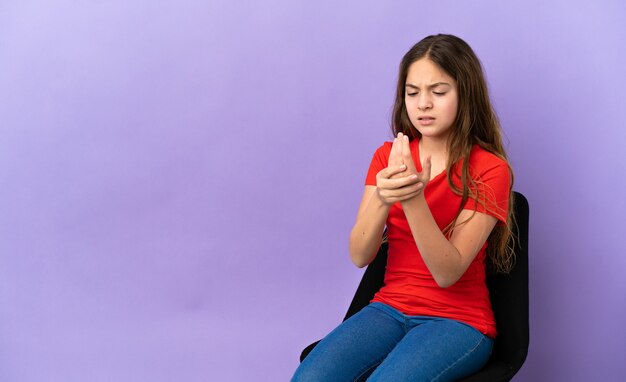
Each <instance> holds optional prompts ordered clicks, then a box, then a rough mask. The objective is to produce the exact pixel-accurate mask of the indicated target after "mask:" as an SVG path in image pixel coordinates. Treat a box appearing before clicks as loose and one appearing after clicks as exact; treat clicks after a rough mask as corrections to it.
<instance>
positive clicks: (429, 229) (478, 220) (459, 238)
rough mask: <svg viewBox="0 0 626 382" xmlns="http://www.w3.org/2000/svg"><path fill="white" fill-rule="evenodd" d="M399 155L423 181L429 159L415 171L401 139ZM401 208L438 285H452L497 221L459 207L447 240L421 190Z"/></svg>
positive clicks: (404, 142) (407, 149) (407, 144)
mask: <svg viewBox="0 0 626 382" xmlns="http://www.w3.org/2000/svg"><path fill="white" fill-rule="evenodd" d="M402 158H403V162H404V163H405V164H407V166H408V169H407V172H409V173H414V174H417V175H418V176H419V177H420V179H421V181H422V182H423V183H424V184H426V182H427V181H428V180H429V178H430V160H429V159H427V160H426V161H425V162H426V163H425V166H424V168H423V169H422V170H423V171H422V173H418V172H417V170H416V169H415V166H414V163H413V158H412V157H411V153H410V149H409V143H408V139H405V140H403V149H402ZM402 208H403V210H404V214H405V216H406V218H407V221H408V223H409V227H410V229H411V234H412V235H413V239H414V240H415V243H416V244H417V248H418V250H419V252H420V254H421V256H422V259H423V260H424V263H425V264H426V267H427V268H428V270H429V271H430V273H431V274H432V276H433V278H434V279H435V282H437V285H439V286H440V287H442V288H447V287H449V286H451V285H453V284H454V283H456V282H457V281H458V280H459V279H460V278H461V276H463V274H464V273H465V271H466V270H467V268H468V267H469V265H470V264H471V263H472V261H473V260H474V258H475V257H476V255H477V254H478V252H479V251H480V249H481V248H482V246H483V244H484V243H485V241H486V240H487V238H488V237H489V235H490V234H491V231H492V230H493V227H494V226H495V225H496V222H497V219H496V218H494V217H492V216H490V215H487V214H485V213H480V212H475V211H472V210H463V211H461V213H460V215H459V217H458V219H457V222H458V224H457V226H456V227H455V228H454V230H453V233H452V237H451V238H450V240H448V239H447V238H446V237H445V236H444V234H443V233H442V232H441V230H440V229H439V226H437V223H436V222H435V219H434V218H433V215H432V213H431V211H430V208H429V207H428V204H427V203H426V199H425V198H424V193H420V194H418V195H416V196H414V197H412V198H410V199H406V200H404V201H402Z"/></svg>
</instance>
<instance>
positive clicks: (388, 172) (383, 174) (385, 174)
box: [376, 164, 406, 179]
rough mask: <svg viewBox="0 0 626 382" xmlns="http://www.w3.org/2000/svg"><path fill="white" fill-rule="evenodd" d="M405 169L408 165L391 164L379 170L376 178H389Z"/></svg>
mask: <svg viewBox="0 0 626 382" xmlns="http://www.w3.org/2000/svg"><path fill="white" fill-rule="evenodd" d="M405 170H406V166H405V165H403V164H402V165H399V166H389V167H386V168H383V169H382V170H380V171H378V173H377V174H376V179H389V178H390V177H392V176H393V175H396V174H399V173H401V172H403V171H405Z"/></svg>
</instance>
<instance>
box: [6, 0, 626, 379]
mask: <svg viewBox="0 0 626 382" xmlns="http://www.w3.org/2000/svg"><path fill="white" fill-rule="evenodd" d="M52 3H53V2H47V1H37V0H30V1H19V2H18V1H14V2H9V1H4V2H2V3H0V132H1V134H0V264H1V265H0V380H2V381H14V382H21V381H63V382H73V381H76V382H78V381H93V382H97V381H107V382H109V381H124V382H125V381H207V380H212V381H218V380H219V381H250V380H255V381H284V380H287V379H288V378H289V377H290V375H291V373H292V372H293V370H294V369H295V368H296V366H297V359H298V355H299V352H300V350H301V349H302V348H303V347H304V346H305V345H306V344H308V343H310V342H312V341H314V340H316V339H318V338H320V337H321V336H323V335H324V334H325V333H327V332H328V331H329V330H330V329H332V328H333V327H334V326H335V325H336V324H337V323H338V322H339V320H340V319H341V317H343V314H344V312H345V310H346V308H347V306H348V304H349V301H350V299H351V296H352V294H353V292H354V289H355V288H356V285H357V283H358V280H359V278H360V276H361V272H362V271H361V270H359V269H357V268H355V267H354V266H353V265H352V264H351V263H350V261H349V259H348V255H347V236H348V232H349V230H350V228H351V225H352V223H353V219H354V216H355V213H356V209H357V205H358V202H359V199H360V194H361V191H362V185H363V180H364V176H365V172H366V168H367V165H368V163H369V160H370V158H371V154H372V153H373V151H374V149H375V148H376V147H378V146H379V145H380V144H381V143H382V141H384V140H387V139H389V137H390V133H389V132H388V125H389V123H388V119H389V113H390V108H391V102H392V93H393V88H394V81H395V77H396V68H397V66H398V63H399V61H400V58H401V56H402V55H403V54H404V52H405V51H406V50H407V49H408V48H409V47H410V46H411V45H412V44H413V43H415V42H416V41H417V40H419V39H421V38H422V37H424V36H426V35H428V34H431V33H437V32H447V33H454V34H458V35H459V36H461V37H463V38H464V39H466V40H467V41H468V42H469V43H470V45H472V46H473V47H474V48H475V50H476V52H477V53H478V55H479V56H480V57H481V59H482V61H483V63H484V66H485V68H486V70H487V74H488V79H489V83H490V85H491V89H492V95H493V98H494V100H495V103H496V106H497V110H498V112H499V115H500V117H501V120H502V123H503V126H504V129H505V132H506V135H507V137H508V140H509V143H508V150H509V154H510V157H511V161H512V164H513V166H514V168H515V170H516V187H515V188H516V189H517V190H519V191H522V192H523V193H525V194H526V196H527V197H528V199H529V200H530V204H531V231H530V240H531V248H530V249H531V251H530V256H531V259H530V271H531V278H530V281H531V286H530V292H531V348H530V352H529V355H528V359H527V362H526V364H525V366H524V368H523V369H522V371H521V372H520V373H519V374H518V377H517V378H516V380H518V381H535V380H545V381H589V380H606V381H608V380H618V379H619V378H621V377H622V376H623V375H624V374H626V364H625V363H624V362H623V358H624V355H625V354H626V345H625V344H626V330H624V327H623V325H624V324H623V323H624V322H626V281H625V280H626V278H624V276H623V273H624V270H625V269H626V256H624V254H623V252H624V249H623V245H620V244H619V243H621V242H622V241H623V235H624V228H623V227H624V224H623V219H624V215H625V214H626V206H625V203H624V196H623V193H624V191H623V190H624V189H625V188H626V184H625V183H626V182H625V178H626V176H624V174H625V171H624V168H625V167H626V155H625V154H624V152H623V142H624V140H626V129H625V128H624V122H623V121H622V120H621V117H622V116H623V111H624V106H626V105H625V103H624V95H623V90H624V89H625V88H626V77H625V76H624V74H623V73H624V67H626V53H624V49H623V44H624V41H626V28H625V27H624V25H626V24H625V23H624V21H625V20H624V15H626V6H625V5H623V4H624V3H623V2H620V1H617V0H616V1H613V2H610V1H604V2H594V3H595V4H596V5H590V4H591V2H588V1H575V2H573V1H557V2H551V4H547V3H545V2H541V1H514V2H506V5H505V2H500V1H473V2H451V1H440V2H428V3H426V2H420V3H417V2H415V1H404V2H389V3H387V2H381V1H365V2H353V4H351V5H350V4H337V3H340V2H330V1H322V2H319V1H318V2H302V3H301V4H296V2H293V1H277V0H275V1H266V2H258V3H257V2H249V4H245V5H244V4H236V3H235V2H233V1H212V2H209V3H210V4H208V5H207V4H203V2H199V1H192V0H184V1H164V2H154V1H148V0H136V1H134V2H128V1H108V2H102V1H80V2H78V1H69V0H60V1H56V2H54V4H52ZM156 4H158V5H156ZM261 4H262V5H261Z"/></svg>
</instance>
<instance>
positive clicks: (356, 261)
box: [350, 253, 369, 268]
mask: <svg viewBox="0 0 626 382" xmlns="http://www.w3.org/2000/svg"><path fill="white" fill-rule="evenodd" d="M350 259H351V260H352V263H353V264H354V265H356V266H357V268H363V267H365V266H367V265H369V264H368V263H367V262H365V261H363V260H362V259H360V258H357V257H356V256H354V255H352V253H350Z"/></svg>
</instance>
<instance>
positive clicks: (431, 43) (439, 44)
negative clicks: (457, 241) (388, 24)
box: [392, 34, 515, 273]
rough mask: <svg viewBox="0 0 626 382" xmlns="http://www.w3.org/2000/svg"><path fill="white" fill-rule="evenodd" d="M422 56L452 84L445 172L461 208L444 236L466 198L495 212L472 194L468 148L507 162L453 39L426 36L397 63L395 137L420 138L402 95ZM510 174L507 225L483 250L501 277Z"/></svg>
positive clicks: (467, 55)
mask: <svg viewBox="0 0 626 382" xmlns="http://www.w3.org/2000/svg"><path fill="white" fill-rule="evenodd" d="M425 57H427V58H429V59H430V60H431V61H433V62H434V63H435V64H437V65H439V67H440V68H441V69H443V70H444V71H445V72H446V73H447V74H448V75H450V76H451V77H452V78H454V80H455V81H456V83H457V94H458V109H457V115H456V119H455V123H454V125H453V129H452V130H451V133H450V137H449V146H448V153H449V154H448V163H447V168H446V173H447V178H448V184H449V185H450V188H451V189H452V191H453V192H454V193H455V194H457V195H460V196H461V204H460V206H459V209H458V211H457V213H456V216H455V218H454V220H453V221H452V223H450V225H448V226H447V227H446V228H445V229H444V234H446V235H450V234H451V232H452V230H453V229H454V227H455V226H457V219H458V217H459V214H460V213H461V211H462V210H463V206H464V205H465V203H466V202H467V200H468V198H472V199H474V200H476V202H477V203H481V204H482V205H483V207H485V209H487V211H490V212H497V211H493V208H494V207H493V206H490V205H486V204H485V202H484V200H483V198H480V197H479V195H477V192H476V191H475V190H476V189H477V187H476V186H477V185H478V184H477V181H476V180H474V179H473V178H472V176H471V175H470V172H469V156H470V152H471V151H472V147H473V146H474V145H475V144H477V145H479V146H480V147H481V148H483V149H484V150H486V151H488V152H490V153H492V154H494V155H496V156H498V157H499V158H501V159H503V160H504V161H506V162H507V164H508V160H507V156H506V152H505V150H504V146H503V144H502V135H501V132H500V123H499V121H498V118H497V116H496V113H495V112H494V110H493V107H492V106H491V101H490V99H489V93H488V90H487V83H486V81H485V76H484V74H483V70H482V66H481V64H480V61H479V59H478V57H477V56H476V54H475V53H474V51H473V50H472V48H470V46H469V45H468V44H467V43H466V42H465V41H463V40H462V39H460V38H458V37H456V36H452V35H445V34H439V35H433V36H428V37H426V38H424V39H423V40H421V41H420V42H418V43H417V44H415V45H414V46H413V47H412V48H411V49H410V50H409V51H408V52H407V53H406V54H405V55H404V57H403V58H402V61H401V63H400V73H399V75H398V86H397V89H396V99H395V103H394V108H393V114H392V131H393V133H394V136H395V135H397V134H398V133H399V132H401V133H403V134H405V135H408V136H409V138H410V139H411V140H413V139H415V138H421V134H420V133H419V131H418V130H417V129H416V128H415V127H414V126H413V124H412V123H411V121H410V119H409V116H408V114H407V110H406V106H405V101H404V96H405V85H406V77H407V73H408V70H409V66H410V65H411V64H412V63H414V62H415V61H418V60H419V59H421V58H425ZM457 163H462V165H461V166H460V167H461V171H460V174H459V173H458V172H456V173H455V171H454V170H453V169H454V168H455V166H456V164H457ZM509 172H510V174H511V183H510V184H511V189H510V190H509V200H508V214H507V219H506V224H505V225H496V226H495V227H494V229H493V231H492V232H491V235H490V236H489V239H488V247H487V258H488V266H489V268H490V269H492V270H494V271H497V272H505V273H506V272H508V271H509V270H510V269H511V268H512V266H513V264H514V260H515V259H514V252H513V248H514V238H513V235H512V227H513V225H514V224H515V222H514V217H513V193H512V187H513V171H512V169H511V166H510V165H509ZM454 175H455V176H458V177H459V178H460V181H461V187H460V188H459V187H458V186H457V185H456V184H454V182H453V181H452V177H453V176H454ZM464 223H465V222H460V223H458V224H464Z"/></svg>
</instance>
